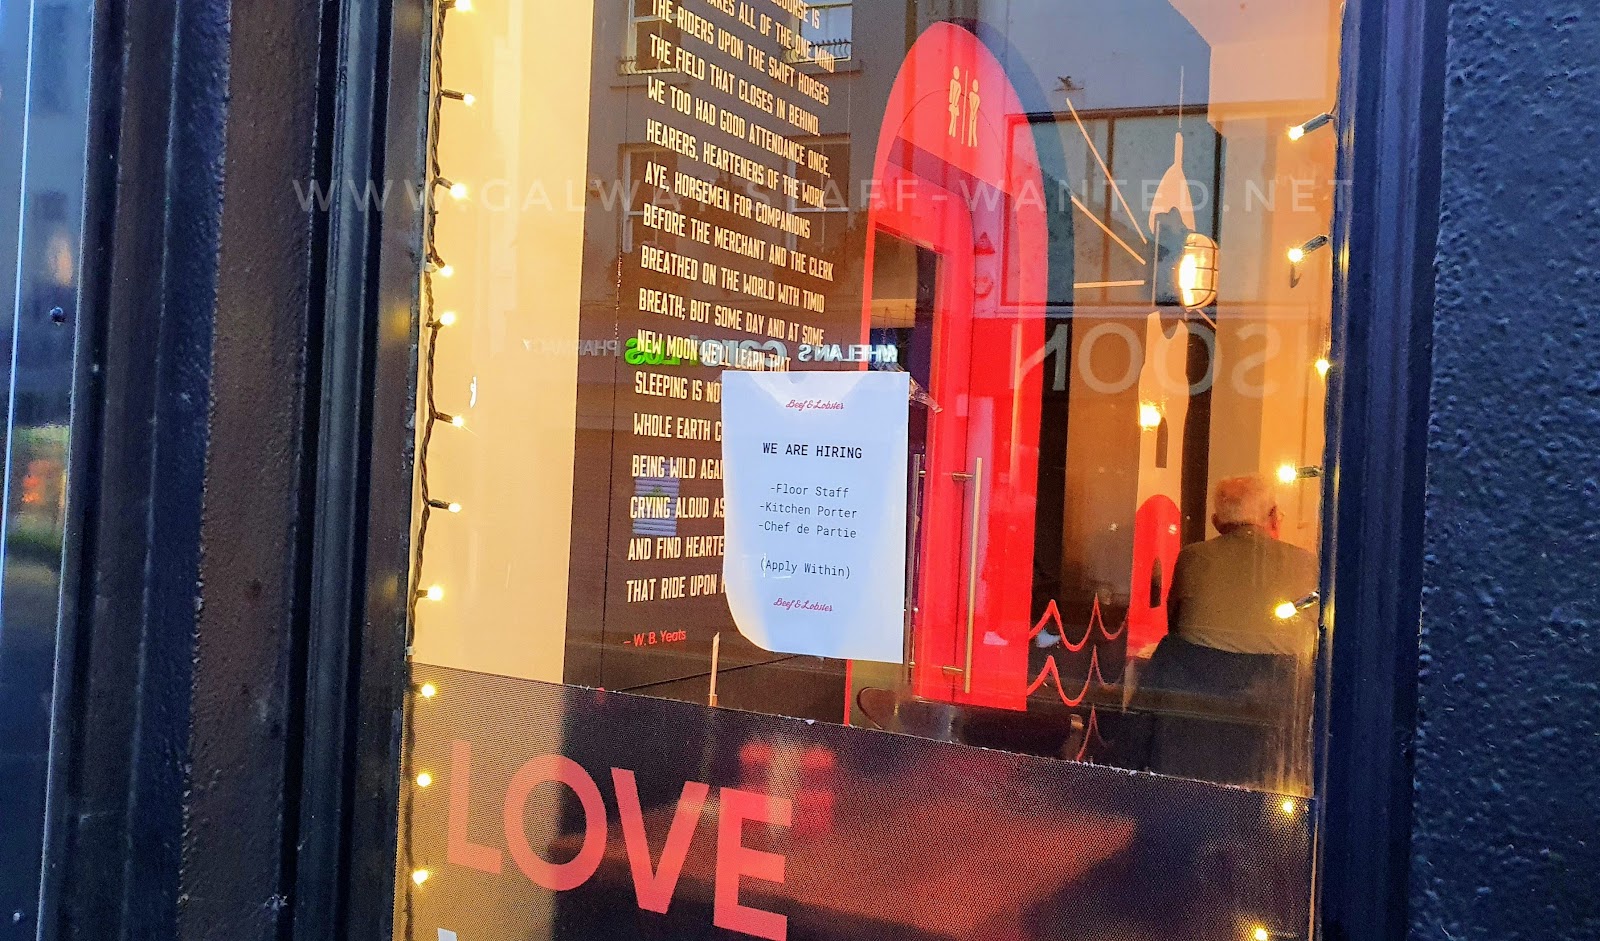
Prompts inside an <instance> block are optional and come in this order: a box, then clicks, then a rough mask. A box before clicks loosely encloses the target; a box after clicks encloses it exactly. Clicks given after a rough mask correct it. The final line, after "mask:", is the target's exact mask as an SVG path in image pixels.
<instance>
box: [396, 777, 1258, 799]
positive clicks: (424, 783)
mask: <svg viewBox="0 0 1600 941" xmlns="http://www.w3.org/2000/svg"><path fill="white" fill-rule="evenodd" d="M432 786H433V775H431V774H429V773H428V772H426V771H424V772H422V773H421V774H419V775H417V787H432ZM1284 803H1288V801H1284Z"/></svg>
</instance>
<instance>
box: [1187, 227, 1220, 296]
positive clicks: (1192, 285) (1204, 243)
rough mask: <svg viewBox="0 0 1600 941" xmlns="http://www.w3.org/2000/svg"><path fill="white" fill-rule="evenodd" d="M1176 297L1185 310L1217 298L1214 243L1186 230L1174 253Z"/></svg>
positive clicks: (1215, 244) (1208, 237)
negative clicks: (1176, 267) (1176, 251)
mask: <svg viewBox="0 0 1600 941" xmlns="http://www.w3.org/2000/svg"><path fill="white" fill-rule="evenodd" d="M1177 281H1178V299H1179V301H1180V302H1181V303H1182V304H1183V306H1184V307H1186V308H1188V309H1189V310H1200V309H1201V308H1204V307H1210V306H1211V305H1212V304H1213V303H1215V302H1216V299H1217V243H1216V242H1214V241H1212V239H1211V237H1210V236H1207V235H1202V234H1200V233H1199V232H1190V233H1189V235H1188V237H1187V238H1185V239H1184V240H1183V253H1182V254H1181V255H1180V256H1179V257H1178V276H1177Z"/></svg>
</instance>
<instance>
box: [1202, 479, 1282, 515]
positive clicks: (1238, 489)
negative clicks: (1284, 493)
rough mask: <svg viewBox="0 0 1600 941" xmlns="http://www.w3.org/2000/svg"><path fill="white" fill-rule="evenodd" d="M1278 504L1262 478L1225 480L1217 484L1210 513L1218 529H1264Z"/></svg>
mask: <svg viewBox="0 0 1600 941" xmlns="http://www.w3.org/2000/svg"><path fill="white" fill-rule="evenodd" d="M1277 505H1278V498H1277V497H1276V496H1274V495H1273V493H1272V487H1271V485H1269V484H1268V483H1267V481H1266V479H1265V478H1262V477H1253V476H1252V477H1229V478H1228V479H1226V480H1221V481H1218V482H1217V493H1216V500H1215V509H1214V512H1215V513H1216V514H1217V525H1219V526H1245V525H1248V526H1266V525H1268V524H1269V523H1270V521H1271V519H1270V518H1271V516H1272V510H1273V508H1274V507H1276V506H1277Z"/></svg>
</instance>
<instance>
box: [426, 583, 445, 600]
mask: <svg viewBox="0 0 1600 941" xmlns="http://www.w3.org/2000/svg"><path fill="white" fill-rule="evenodd" d="M422 597H424V598H426V599H428V600H429V601H443V600H444V587H443V586H442V585H432V586H429V587H428V589H427V590H425V591H423V592H422Z"/></svg>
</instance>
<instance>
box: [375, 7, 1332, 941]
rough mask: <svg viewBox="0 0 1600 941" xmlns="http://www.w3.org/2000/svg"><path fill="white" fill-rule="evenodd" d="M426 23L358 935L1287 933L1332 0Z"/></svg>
mask: <svg viewBox="0 0 1600 941" xmlns="http://www.w3.org/2000/svg"><path fill="white" fill-rule="evenodd" d="M438 24H439V25H440V26H441V28H442V32H441V34H440V44H439V48H438V57H437V65H438V69H439V74H438V76H437V83H438V88H439V89H440V90H442V91H443V92H444V96H443V97H442V99H441V100H440V102H439V103H440V106H441V107H440V110H439V113H438V119H437V122H436V136H435V138H434V140H433V142H432V145H433V147H434V149H435V152H436V154H437V156H438V167H439V173H440V174H441V177H442V180H440V181H438V182H439V183H440V185H438V186H434V187H430V191H431V192H433V193H435V194H437V196H438V207H437V208H438V210H439V212H438V214H437V217H436V221H435V223H434V224H433V225H432V226H431V227H430V229H429V231H428V233H427V235H428V239H429V243H430V253H431V257H432V259H433V261H432V263H431V264H430V266H429V270H428V271H427V272H426V273H425V274H424V276H423V284H422V296H423V304H422V311H423V318H422V323H423V327H422V340H423V344H422V355H423V359H424V362H423V364H422V365H423V368H422V369H421V370H420V373H419V374H420V375H421V377H422V386H421V389H420V390H419V401H420V402H421V403H422V404H421V406H420V408H419V414H418V419H419V423H420V425H421V427H422V435H421V445H422V446H421V448H420V450H419V461H420V466H419V474H418V485H419V491H420V494H419V496H420V501H419V518H418V528H417V537H418V540H419V548H418V553H417V568H416V571H415V572H414V579H415V587H416V591H417V603H416V612H415V619H414V625H413V632H414V642H413V650H414V655H415V663H414V669H415V674H416V679H417V687H416V688H417V690H418V696H417V697H416V698H415V699H414V701H413V703H412V708H411V710H410V720H409V721H410V725H409V726H408V729H409V732H408V734H409V736H410V737H409V739H408V763H407V768H406V775H407V777H408V779H409V780H410V781H411V782H412V785H413V786H412V787H410V788H409V789H408V791H407V794H406V797H405V806H404V807H403V808H402V821H403V833H402V840H403V841H404V844H405V845H404V849H405V860H406V864H405V867H404V871H403V872H401V873H400V874H399V882H398V885H399V887H400V893H401V908H400V911H399V933H400V934H401V935H402V936H407V937H428V938H430V939H431V938H433V937H435V933H436V932H437V933H438V934H437V936H438V937H441V938H443V937H446V936H447V935H449V934H451V933H454V934H457V935H459V936H460V937H462V938H468V937H479V936H484V937H492V936H500V935H502V934H509V933H516V934H518V936H529V937H559V938H567V937H572V938H579V937H608V938H609V937H633V936H655V935H659V936H672V937H678V936H701V935H706V934H707V932H711V931H712V926H713V925H715V926H718V927H720V928H722V929H729V930H732V931H734V932H736V933H744V934H751V935H755V936H759V937H775V936H781V934H782V932H785V931H789V930H793V931H795V932H796V933H797V934H798V935H805V936H817V937H882V936H894V937H901V936H904V937H962V938H966V937H971V938H980V937H981V938H992V937H997V936H1008V937H1009V936H1015V937H1078V936H1085V937H1089V936H1094V937H1098V936H1101V935H1097V934H1093V933H1092V932H1094V931H1099V932H1101V933H1102V934H1103V935H1104V936H1106V937H1112V936H1115V937H1153V938H1178V937H1238V938H1244V937H1254V936H1258V933H1264V934H1260V935H1259V936H1261V937H1279V938H1281V937H1301V936H1305V935H1306V934H1307V933H1308V932H1309V930H1310V925H1311V917H1312V913H1311V910H1310V905H1311V903H1310V899H1311V897H1312V893H1311V888H1310V886H1311V882H1310V880H1311V863H1310V846H1311V845H1312V836H1313V834H1312V832H1311V827H1312V821H1313V820H1314V817H1315V814H1314V812H1313V804H1312V803H1311V802H1312V801H1314V799H1315V796H1316V795H1315V794H1314V791H1313V787H1312V780H1313V775H1312V755H1313V741H1312V722H1311V716H1312V713H1313V705H1314V703H1313V701H1312V691H1313V690H1314V689H1315V687H1316V683H1315V677H1314V675H1313V672H1314V664H1315V663H1316V653H1317V650H1318V647H1319V643H1320V632H1319V629H1318V626H1319V616H1320V611H1319V605H1318V599H1317V597H1316V588H1317V585H1318V583H1319V577H1320V566H1319V562H1318V551H1319V547H1320V545H1321V538H1322V537H1321V520H1322V517H1323V511H1324V507H1323V506H1322V495H1323V481H1322V476H1321V473H1320V466H1321V464H1322V460H1323V458H1322V454H1323V442H1324V430H1325V424H1326V419H1325V413H1326V408H1327V402H1326V396H1325V391H1324V390H1325V381H1326V378H1327V375H1328V372H1329V370H1330V369H1331V368H1333V367H1332V366H1331V364H1330V363H1329V362H1328V356H1329V355H1330V354H1329V352H1328V343H1329V323H1330V310H1331V301H1330V296H1331V276H1330V273H1331V263H1332V258H1333V256H1334V252H1333V251H1332V250H1331V246H1330V244H1329V241H1328V237H1327V236H1328V233H1329V232H1330V230H1331V216H1332V209H1333V201H1334V196H1335V186H1334V180H1333V177H1334V165H1335V143H1336V142H1335V139H1334V136H1333V134H1332V132H1331V127H1330V126H1329V125H1328V121H1327V120H1326V119H1325V118H1324V117H1320V116H1321V115H1323V114H1324V112H1327V111H1329V110H1331V109H1332V107H1333V101H1334V94H1335V89H1336V87H1337V64H1338V29H1339V4H1338V3H1337V2H1334V0H1292V2H1281V3H1276V4H1273V5H1271V6H1270V8H1267V7H1260V6H1258V5H1245V6H1239V5H1236V4H1215V3H1207V2H1200V0H1137V2H1132V3H1130V2H1127V0H1119V2H1114V3H1113V2H1098V0H1069V2H1062V0H943V2H941V0H906V2H888V0H882V2H866V0H863V2H856V3H832V2H829V3H815V4H809V3H803V2H798V0H745V2H739V0H685V2H681V3H673V2H666V0H584V2H577V3H570V4H563V5H561V6H560V8H559V9H545V8H542V7H541V8H539V9H530V8H528V7H527V5H521V4H506V5H499V4H487V5H486V4H475V5H474V6H473V9H472V10H471V12H464V11H463V10H462V9H461V7H460V5H459V4H458V5H456V6H455V7H453V8H451V9H449V10H441V11H440V13H439V18H438ZM469 92H470V94H471V96H472V97H471V99H470V101H471V104H470V106H468V100H467V98H466V97H465V96H466V95H467V93H469ZM601 690H603V691H605V692H603V693H602V692H598V691H601ZM555 756H559V757H555ZM569 761H570V762H571V763H570V764H569V763H568V762H569ZM614 768H621V769H625V770H626V771H630V772H632V776H629V775H627V774H622V773H616V774H614V773H613V771H612V769H614ZM1129 771H1149V772H1155V773H1156V774H1157V775H1159V777H1157V776H1149V775H1130V774H1128V773H1127V772H1129ZM558 779H559V780H560V781H562V782H564V785H563V786H562V787H558V786H557V785H555V784H554V783H552V782H553V781H555V780H558ZM647 779H648V780H647ZM686 782H687V784H686ZM437 785H443V786H437ZM1219 785H1233V786H1237V788H1238V789H1231V788H1224V787H1219ZM751 795H755V796H751ZM702 816H704V817H705V818H707V822H706V823H705V825H704V826H697V825H696V821H698V820H700V819H701V817H702ZM741 816H742V817H744V818H747V819H754V820H764V821H766V826H764V827H756V828H751V829H744V830H741V829H740V825H739V823H738V820H739V818H740V817H741ZM712 817H715V818H716V820H715V821H712V820H711V819H710V818H712ZM730 819H731V820H733V823H731V824H730V823H727V821H728V820H730ZM585 821H587V823H585ZM597 821H599V823H598V824H597ZM1199 821H1205V823H1204V824H1203V825H1202V824H1201V823H1199ZM680 828H681V830H680ZM757 830H759V831H760V835H759V836H758V835H756V831H757ZM608 833H609V834H610V837H609V840H608V839H607V834H608ZM741 840H742V841H743V842H741ZM644 847H648V853H645V851H644V850H643V849H642V848H644ZM663 847H664V848H663ZM741 847H744V849H741ZM756 848H758V849H756ZM730 855H731V857H732V858H733V860H734V861H733V862H729V861H728V860H729V858H730ZM646 857H648V858H646ZM776 859H782V860H785V861H786V862H785V863H782V864H780V863H777V862H774V860H776ZM641 866H642V867H643V868H641ZM784 866H787V868H786V869H785V868H783V867H784ZM729 867H732V869H730V868H729ZM1208 871H1213V872H1214V875H1215V878H1211V877H1210V876H1207V875H1206V873H1207V872H1208ZM730 872H731V873H732V874H731V875H730ZM730 880H731V882H730ZM730 885H733V886H735V887H738V886H742V887H743V891H745V892H746V893H749V894H750V897H752V898H755V899H757V900H759V901H753V902H748V903H746V902H741V901H740V898H741V897H738V896H737V892H735V894H734V895H729V892H730V891H731V890H730V889H729V886H730ZM1157 887H1159V888H1160V891H1159V892H1156V888H1157ZM675 893H676V894H675ZM668 898H679V899H680V900H681V901H680V902H679V903H674V905H673V906H672V907H670V909H669V907H668V906H667V904H666V899H668ZM1171 898H1184V899H1186V901H1185V902H1183V903H1182V904H1170V903H1169V904H1160V900H1161V899H1171ZM752 912H753V914H752ZM780 926H782V927H780ZM713 933H714V932H713ZM707 936H709V935H707Z"/></svg>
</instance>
